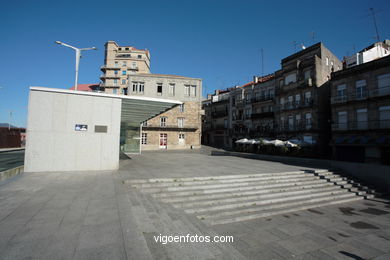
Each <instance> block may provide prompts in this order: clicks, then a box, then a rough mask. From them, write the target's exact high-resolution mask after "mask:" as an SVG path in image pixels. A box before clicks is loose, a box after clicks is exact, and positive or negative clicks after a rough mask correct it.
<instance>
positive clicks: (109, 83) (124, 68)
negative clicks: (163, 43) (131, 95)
mask: <svg viewBox="0 0 390 260" xmlns="http://www.w3.org/2000/svg"><path fill="white" fill-rule="evenodd" d="M100 70H101V71H102V72H103V74H102V75H101V76H100V79H101V81H102V83H101V84H100V87H101V88H104V89H105V92H106V93H113V94H124V95H126V94H127V91H128V75H131V74H138V73H150V53H149V51H148V50H140V49H136V48H134V47H132V46H119V45H118V44H117V43H116V42H114V41H108V42H107V43H106V44H105V56H104V65H103V66H101V67H100Z"/></svg>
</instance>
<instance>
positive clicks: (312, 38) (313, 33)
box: [311, 31, 316, 44]
mask: <svg viewBox="0 0 390 260" xmlns="http://www.w3.org/2000/svg"><path fill="white" fill-rule="evenodd" d="M315 33H316V32H314V31H313V32H311V41H312V42H313V44H314V39H315Z"/></svg>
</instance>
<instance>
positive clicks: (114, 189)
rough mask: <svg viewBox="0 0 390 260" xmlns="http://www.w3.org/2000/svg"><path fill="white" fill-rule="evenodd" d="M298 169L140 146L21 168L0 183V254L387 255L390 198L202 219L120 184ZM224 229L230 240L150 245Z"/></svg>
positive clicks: (53, 256)
mask: <svg viewBox="0 0 390 260" xmlns="http://www.w3.org/2000/svg"><path fill="white" fill-rule="evenodd" d="M302 168H304V169H306V168H307V166H305V167H302V166H289V165H285V164H281V163H276V162H266V161H260V160H250V159H243V158H238V157H231V156H211V155H210V150H209V149H205V150H203V151H202V152H193V151H192V152H167V153H164V152H147V153H144V154H143V155H141V156H134V157H133V158H132V159H129V160H125V161H122V162H121V168H120V170H119V171H114V172H71V173H65V172H59V173H26V174H24V175H22V176H19V177H16V178H14V179H12V180H11V181H7V182H6V183H3V184H0V259H24V258H40V259H126V258H127V259H245V258H248V259H390V253H389V252H390V205H389V204H388V202H387V201H383V200H380V201H377V200H365V201H361V202H354V203H348V204H342V205H337V206H332V207H323V208H316V209H314V210H306V211H299V212H296V213H292V214H288V215H279V216H275V217H272V218H265V219H258V220H253V221H246V222H240V223H235V224H226V225H217V226H212V227H210V226H206V225H205V224H203V223H201V222H200V221H199V220H197V219H196V218H195V217H194V216H191V215H187V214H184V213H183V212H182V211H180V210H178V209H175V208H172V207H170V205H168V204H163V203H161V202H158V201H157V200H155V199H153V198H151V197H150V196H148V195H146V194H142V193H140V192H138V191H136V190H134V189H132V188H130V187H129V186H128V185H125V184H123V183H122V181H123V180H125V179H129V178H150V177H157V176H160V177H183V176H215V175H224V174H240V173H242V174H247V173H248V172H256V173H261V172H277V171H291V170H294V169H302ZM159 234H162V235H186V234H191V235H198V236H199V235H210V236H214V235H217V234H219V235H232V236H234V242H233V243H184V244H183V243H182V244H178V243H169V244H167V245H163V244H161V243H156V242H155V241H154V237H153V236H156V235H157V236H158V235H159Z"/></svg>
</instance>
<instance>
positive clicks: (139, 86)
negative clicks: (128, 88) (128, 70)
mask: <svg viewBox="0 0 390 260" xmlns="http://www.w3.org/2000/svg"><path fill="white" fill-rule="evenodd" d="M132 87H133V92H134V93H139V94H143V93H144V82H135V81H133V82H132Z"/></svg>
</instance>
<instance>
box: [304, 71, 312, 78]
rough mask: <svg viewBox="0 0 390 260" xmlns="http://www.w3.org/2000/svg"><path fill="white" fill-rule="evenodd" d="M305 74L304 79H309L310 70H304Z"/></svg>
mask: <svg viewBox="0 0 390 260" xmlns="http://www.w3.org/2000/svg"><path fill="white" fill-rule="evenodd" d="M304 73H305V74H304V75H305V79H309V78H310V73H311V72H310V70H306V71H305V72H304Z"/></svg>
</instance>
